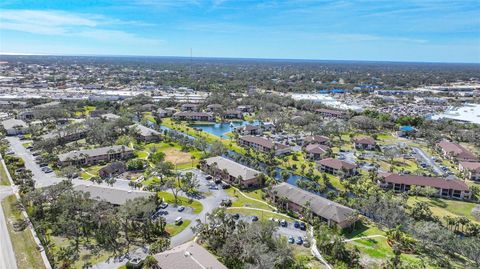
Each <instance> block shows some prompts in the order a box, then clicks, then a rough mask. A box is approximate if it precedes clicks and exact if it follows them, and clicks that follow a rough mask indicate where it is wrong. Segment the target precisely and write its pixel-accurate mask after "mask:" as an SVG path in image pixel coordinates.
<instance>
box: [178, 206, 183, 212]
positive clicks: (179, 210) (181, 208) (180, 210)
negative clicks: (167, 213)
mask: <svg viewBox="0 0 480 269" xmlns="http://www.w3.org/2000/svg"><path fill="white" fill-rule="evenodd" d="M177 210H178V212H182V211H183V210H185V207H184V206H181V207H179V208H178V209H177Z"/></svg>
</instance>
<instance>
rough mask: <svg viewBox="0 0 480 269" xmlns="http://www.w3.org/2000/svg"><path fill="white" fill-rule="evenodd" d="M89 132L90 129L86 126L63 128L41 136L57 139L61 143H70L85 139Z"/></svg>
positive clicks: (41, 137)
mask: <svg viewBox="0 0 480 269" xmlns="http://www.w3.org/2000/svg"><path fill="white" fill-rule="evenodd" d="M87 134H88V130H87V129H86V128H61V129H59V130H55V131H53V132H50V133H47V134H44V135H42V136H40V139H42V140H46V139H57V141H58V142H59V143H69V142H72V141H77V140H80V139H83V138H85V137H86V136H87Z"/></svg>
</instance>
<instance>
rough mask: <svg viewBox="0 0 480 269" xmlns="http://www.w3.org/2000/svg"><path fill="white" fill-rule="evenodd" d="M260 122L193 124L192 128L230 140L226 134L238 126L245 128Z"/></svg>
mask: <svg viewBox="0 0 480 269" xmlns="http://www.w3.org/2000/svg"><path fill="white" fill-rule="evenodd" d="M258 124H260V122H258V121H231V122H223V123H211V124H208V123H207V124H192V125H190V127H192V128H195V129H201V130H202V131H204V132H207V133H209V134H213V135H215V136H218V137H220V138H223V139H228V138H229V137H228V136H226V135H225V134H226V133H229V132H231V131H233V129H234V128H235V127H238V126H245V125H258Z"/></svg>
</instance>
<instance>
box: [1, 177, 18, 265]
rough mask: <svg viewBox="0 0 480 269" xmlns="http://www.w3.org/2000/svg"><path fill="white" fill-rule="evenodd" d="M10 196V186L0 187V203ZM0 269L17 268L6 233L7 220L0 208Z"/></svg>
mask: <svg viewBox="0 0 480 269" xmlns="http://www.w3.org/2000/svg"><path fill="white" fill-rule="evenodd" d="M12 194H13V191H12V188H11V187H10V186H0V201H2V200H3V199H4V198H5V197H7V196H9V195H12ZM0 268H6V269H10V268H12V269H16V268H17V262H16V259H15V252H14V251H13V246H12V241H11V240H10V234H9V233H8V228H7V219H6V218H5V214H4V213H3V209H2V208H0Z"/></svg>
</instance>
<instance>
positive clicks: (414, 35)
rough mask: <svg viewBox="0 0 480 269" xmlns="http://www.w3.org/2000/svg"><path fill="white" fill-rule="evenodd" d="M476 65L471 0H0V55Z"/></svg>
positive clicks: (479, 12) (477, 8)
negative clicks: (154, 56) (371, 61)
mask: <svg viewBox="0 0 480 269" xmlns="http://www.w3.org/2000/svg"><path fill="white" fill-rule="evenodd" d="M190 48H192V50H193V55H194V56H199V57H248V58H289V59H327V60H380V61H433V62H477V63H478V62H480V1H479V0H473V1H469V0H464V1H456V0H449V1H443V0H418V1H401V0H396V1H395V0H377V1H369V0H362V1H360V0H359V1H327V0H316V1H313V0H291V1H253V0H236V1H233V0H231V1H228V0H213V1H201V0H197V1H195V0H176V1H175V0H158V1H148V0H128V1H126V0H116V1H113V0H109V1H108V0H96V1H91V0H83V1H72V0H70V1H67V0H63V1H57V0H31V1H10V0H3V1H1V2H0V52H2V53H31V54H68V55H84V54H89V55H90V54H95V55H97V54H101V55H158V56H189V54H190Z"/></svg>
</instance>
